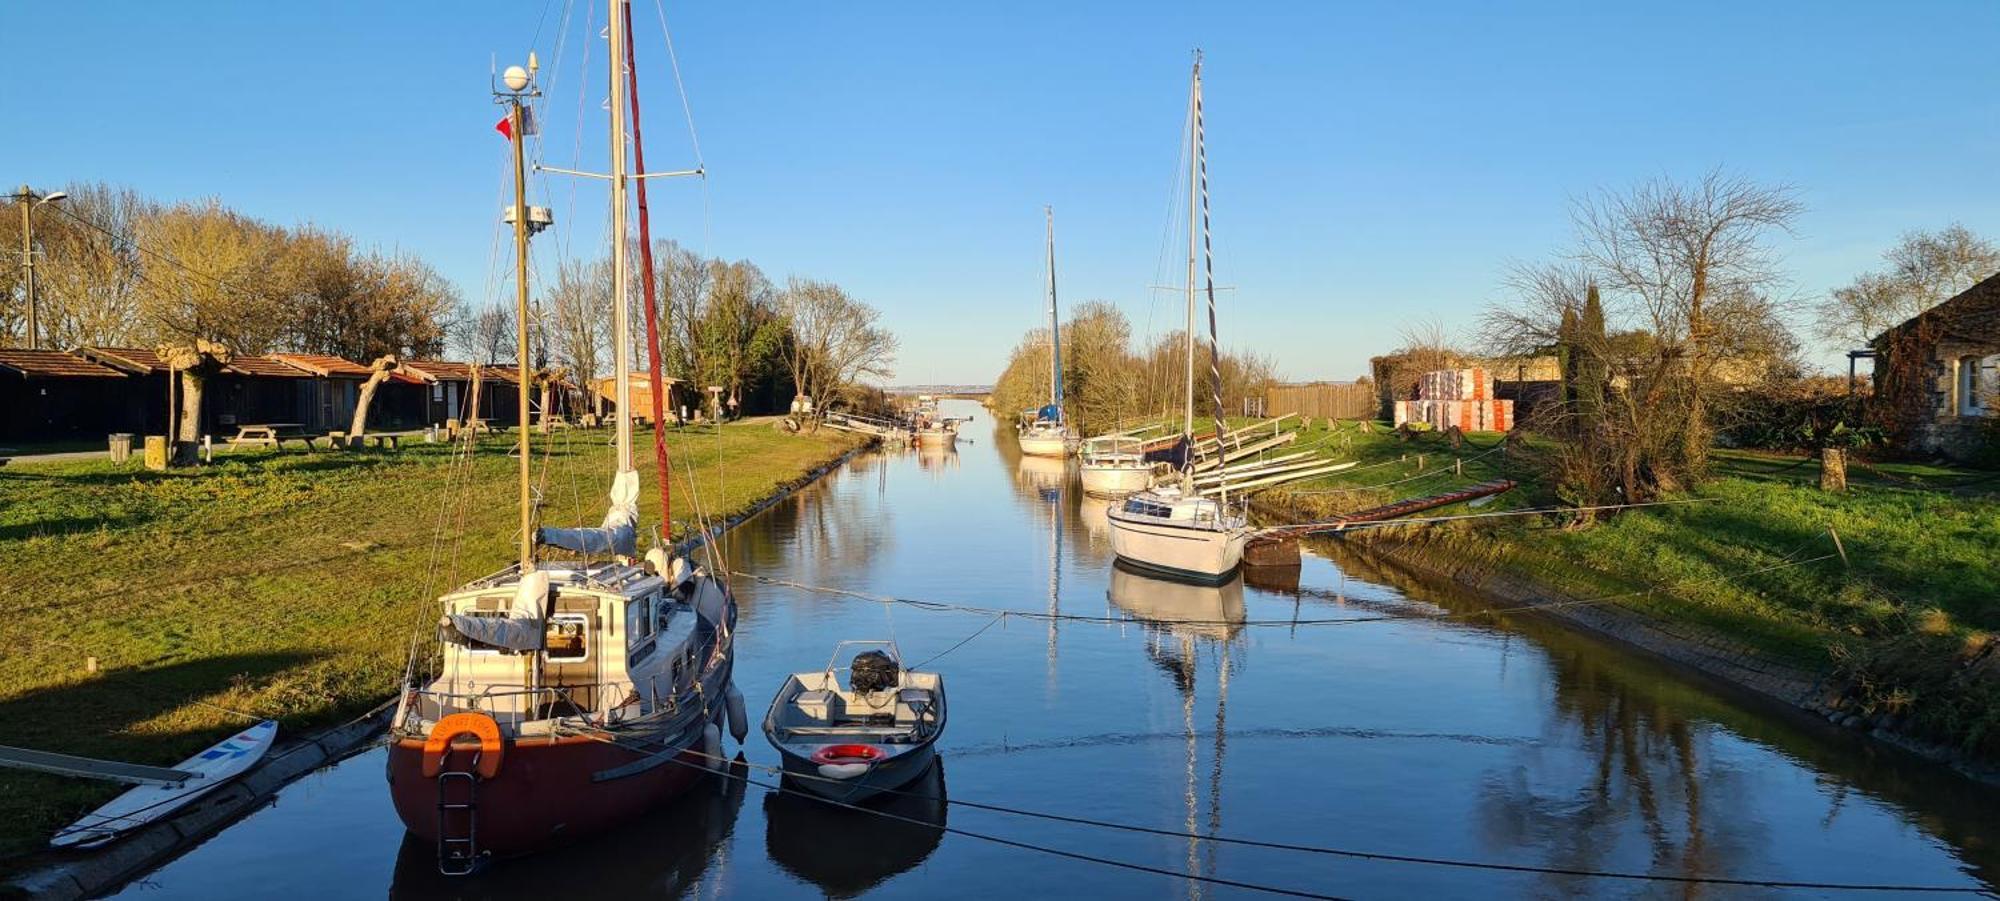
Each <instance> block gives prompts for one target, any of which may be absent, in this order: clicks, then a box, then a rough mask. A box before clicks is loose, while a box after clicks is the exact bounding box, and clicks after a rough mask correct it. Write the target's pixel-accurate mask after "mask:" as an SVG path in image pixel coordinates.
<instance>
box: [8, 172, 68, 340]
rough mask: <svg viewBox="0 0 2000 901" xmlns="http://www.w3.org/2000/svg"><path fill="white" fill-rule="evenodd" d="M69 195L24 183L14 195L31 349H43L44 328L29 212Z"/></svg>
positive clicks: (33, 227)
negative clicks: (18, 209) (17, 206)
mask: <svg viewBox="0 0 2000 901" xmlns="http://www.w3.org/2000/svg"><path fill="white" fill-rule="evenodd" d="M68 196H69V194H68V193H67V192H64V191H51V192H49V193H47V194H36V193H35V192H34V191H32V190H29V188H28V186H27V185H22V186H21V191H20V193H18V194H15V195H14V200H15V202H17V203H19V204H20V205H21V269H22V273H23V279H24V280H25V281H26V283H27V287H28V349H29V350H40V349H41V347H42V329H41V321H40V319H39V318H38V314H39V310H37V309H36V303H35V222H34V219H32V218H31V217H30V216H29V215H28V214H29V213H31V212H33V211H34V209H35V207H38V206H41V205H42V204H45V203H55V202H56V201H59V200H61V199H63V198H65V197H68Z"/></svg>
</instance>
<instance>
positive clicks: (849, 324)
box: [781, 278, 896, 404]
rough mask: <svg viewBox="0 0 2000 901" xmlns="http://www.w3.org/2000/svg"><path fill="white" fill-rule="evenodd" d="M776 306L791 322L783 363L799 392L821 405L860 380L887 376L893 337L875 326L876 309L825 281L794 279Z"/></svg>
mask: <svg viewBox="0 0 2000 901" xmlns="http://www.w3.org/2000/svg"><path fill="white" fill-rule="evenodd" d="M781 309H783V310H784V313H785V318H786V321H787V323H788V324H789V325H790V326H791V331H792V346H791V350H790V353H789V354H787V356H786V360H785V363H786V366H787V368H788V369H790V371H791V374H792V381H793V383H794V384H795V385H797V387H798V391H799V393H801V394H804V395H806V396H808V397H811V398H812V399H813V402H814V403H815V404H825V403H828V402H830V401H832V400H833V399H835V397H836V396H838V395H841V394H844V393H846V392H848V391H850V390H851V389H853V388H855V387H857V386H858V385H859V384H860V382H861V380H862V379H864V378H870V377H873V378H886V377H888V376H889V375H890V373H891V370H890V368H889V367H890V364H891V363H894V362H895V358H896V336H895V335H893V334H890V333H889V331H888V330H887V329H884V328H882V327H881V326H880V325H878V324H877V322H878V320H880V318H881V315H882V314H881V312H880V311H878V310H876V309H875V308H874V307H871V306H869V305H867V304H865V303H862V302H861V301H858V300H855V299H854V298H853V297H850V296H848V294H847V292H845V291H842V290H841V289H840V286H838V285H835V284H832V283H830V282H821V281H814V280H811V279H801V278H793V279H790V280H789V282H788V283H787V285H786V288H785V292H784V295H783V299H782V301H781Z"/></svg>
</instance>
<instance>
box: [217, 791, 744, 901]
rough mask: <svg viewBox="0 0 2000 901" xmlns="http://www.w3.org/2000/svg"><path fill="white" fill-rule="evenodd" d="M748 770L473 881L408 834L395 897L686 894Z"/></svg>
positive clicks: (719, 836)
mask: <svg viewBox="0 0 2000 901" xmlns="http://www.w3.org/2000/svg"><path fill="white" fill-rule="evenodd" d="M748 772H749V771H748V768H747V767H746V766H745V764H744V761H743V758H742V756H741V755H738V757H737V759H736V760H735V761H733V762H732V763H731V764H730V768H729V773H730V774H731V776H733V777H734V778H730V777H725V776H723V775H710V776H705V777H703V779H702V780H701V781H698V782H696V783H695V784H694V786H693V787H692V788H690V789H689V790H688V792H687V794H685V795H682V796H681V797H680V798H677V799H675V800H674V801H673V802H672V803H670V804H667V805H664V806H662V807H661V808H659V809H658V810H656V811H654V812H652V813H651V814H649V815H647V816H645V817H642V818H640V819H637V820H633V821H632V822H630V823H627V824H625V825H623V826H620V827H619V828H617V829H613V830H610V831H608V832H603V833H598V834H596V835H592V836H588V837H586V838H582V839H580V840H578V841H577V842H576V843H575V844H573V845H571V846H569V847H566V848H561V849H558V850H553V851H548V852H544V853H541V854H537V855H534V856H532V857H525V858H521V859H519V860H503V861H499V862H496V863H494V864H492V865H491V866H489V867H487V868H485V869H483V870H481V871H480V873H479V874H478V875H477V876H474V877H471V878H466V877H449V876H442V875H439V873H438V868H437V847H436V846H434V845H432V844H431V843H429V842H424V841H420V840H418V839H415V838H411V837H410V836H407V835H405V836H404V837H403V845H402V848H401V849H400V850H399V851H398V852H397V854H396V867H395V872H394V873H393V874H392V875H391V877H390V883H389V896H390V897H391V898H413V899H414V898H426V899H428V898H523V899H527V898H533V899H543V901H545V899H549V898H615V897H661V896H671V895H679V894H682V893H684V892H686V891H688V890H689V889H691V888H694V887H696V886H699V885H700V884H701V881H702V878H703V877H704V875H705V874H707V872H708V870H709V867H710V866H711V865H713V864H715V863H717V861H718V859H719V858H720V857H722V856H723V854H722V853H721V849H722V848H723V846H724V845H725V844H726V843H727V842H728V841H729V839H730V835H731V833H732V832H733V831H734V830H735V828H736V817H737V815H738V814H739V813H740V812H741V811H742V809H743V795H744V792H745V785H746V783H745V782H744V781H743V779H742V777H743V776H745V775H747V774H748ZM329 838H330V839H333V840H336V841H337V840H338V837H337V836H329ZM333 888H334V887H333V886H322V889H323V890H332V889H333ZM245 896H246V897H247V896H248V895H247V894H246V895H245Z"/></svg>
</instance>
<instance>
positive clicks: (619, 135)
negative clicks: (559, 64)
mask: <svg viewBox="0 0 2000 901" xmlns="http://www.w3.org/2000/svg"><path fill="white" fill-rule="evenodd" d="M625 2H626V0H611V15H610V25H611V31H610V37H611V303H612V306H611V365H612V366H614V367H617V371H618V380H617V381H616V382H615V383H613V384H614V389H613V390H614V393H613V395H612V403H613V404H615V405H616V406H617V407H618V472H619V473H620V474H621V475H622V474H624V473H628V472H631V471H632V413H633V410H632V360H631V355H632V315H631V313H632V311H631V306H632V304H631V297H630V287H629V284H628V282H627V279H626V273H625V188H626V185H625V178H626V176H625V16H624V12H625Z"/></svg>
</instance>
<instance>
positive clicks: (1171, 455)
mask: <svg viewBox="0 0 2000 901" xmlns="http://www.w3.org/2000/svg"><path fill="white" fill-rule="evenodd" d="M1146 462H1148V463H1166V464H1169V465H1171V466H1173V468H1175V469H1185V468H1187V463H1188V440H1187V436H1186V435H1182V436H1181V439H1180V440H1179V441H1176V442H1174V446H1172V447H1163V448H1160V449H1159V450H1153V451H1147V452H1146Z"/></svg>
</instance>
